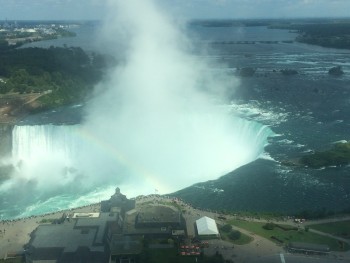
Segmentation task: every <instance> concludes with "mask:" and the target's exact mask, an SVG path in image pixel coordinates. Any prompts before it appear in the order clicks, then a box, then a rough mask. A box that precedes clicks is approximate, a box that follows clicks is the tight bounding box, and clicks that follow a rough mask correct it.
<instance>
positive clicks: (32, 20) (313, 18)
mask: <svg viewBox="0 0 350 263" xmlns="http://www.w3.org/2000/svg"><path fill="white" fill-rule="evenodd" d="M321 19H325V20H331V19H346V20H349V22H350V16H347V17H335V16H334V17H322V16H320V17H288V18H286V17H284V18H275V17H273V18H272V17H271V18H269V17H260V18H259V17H255V18H253V17H252V18H210V17H208V18H191V19H187V21H249V20H250V21H256V20H276V21H277V20H285V21H289V20H321ZM0 22H103V19H0Z"/></svg>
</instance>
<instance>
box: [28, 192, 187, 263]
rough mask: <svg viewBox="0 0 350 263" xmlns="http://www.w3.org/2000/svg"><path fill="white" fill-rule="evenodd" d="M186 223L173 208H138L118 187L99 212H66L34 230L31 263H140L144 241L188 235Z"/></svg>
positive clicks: (149, 206)
mask: <svg viewBox="0 0 350 263" xmlns="http://www.w3.org/2000/svg"><path fill="white" fill-rule="evenodd" d="M185 234H186V222H185V219H184V218H183V216H182V214H181V212H180V211H179V210H177V209H175V208H173V207H170V206H164V205H158V204H148V205H145V206H141V207H140V208H138V209H136V208H135V200H129V199H127V198H126V196H125V195H123V194H121V193H120V189H119V188H117V189H116V192H115V194H114V195H112V196H111V198H110V199H109V200H106V201H103V202H101V212H100V213H74V214H71V215H66V214H64V215H63V216H62V218H61V219H59V220H56V221H55V224H48V225H40V226H38V227H37V229H36V230H35V231H34V232H33V233H32V234H31V239H30V242H29V243H28V245H27V248H28V249H27V250H26V262H27V263H39V262H40V263H43V262H46V263H61V262H62V263H73V262H74V263H76V262H86V263H90V262H91V263H97V262H98V263H107V262H108V263H117V262H118V263H120V262H137V261H139V256H140V253H141V252H142V250H143V248H144V244H145V242H147V241H148V238H150V239H160V240H163V241H164V240H166V241H168V239H169V238H172V237H177V236H184V235H185Z"/></svg>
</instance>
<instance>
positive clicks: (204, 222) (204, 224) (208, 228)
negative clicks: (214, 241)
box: [196, 216, 219, 236]
mask: <svg viewBox="0 0 350 263" xmlns="http://www.w3.org/2000/svg"><path fill="white" fill-rule="evenodd" d="M196 225H197V230H198V235H199V236H201V235H218V234H219V231H218V227H217V226H216V223H215V220H214V219H211V218H209V217H207V216H203V217H202V218H200V219H198V220H196Z"/></svg>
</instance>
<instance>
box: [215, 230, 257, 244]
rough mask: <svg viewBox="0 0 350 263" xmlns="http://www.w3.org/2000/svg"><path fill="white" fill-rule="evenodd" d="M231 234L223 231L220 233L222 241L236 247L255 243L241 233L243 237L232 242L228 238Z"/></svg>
mask: <svg viewBox="0 0 350 263" xmlns="http://www.w3.org/2000/svg"><path fill="white" fill-rule="evenodd" d="M228 235H229V233H226V232H223V231H220V236H221V239H223V240H225V241H228V242H231V243H232V244H235V245H246V244H249V243H250V242H252V241H253V238H252V237H250V236H248V235H246V234H244V233H242V232H241V235H240V237H239V238H238V239H236V240H232V239H230V238H229V237H228Z"/></svg>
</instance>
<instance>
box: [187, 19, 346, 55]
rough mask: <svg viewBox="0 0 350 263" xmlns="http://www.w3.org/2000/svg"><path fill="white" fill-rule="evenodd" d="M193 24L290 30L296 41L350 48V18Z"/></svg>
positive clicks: (194, 23) (250, 20)
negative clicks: (295, 35)
mask: <svg viewBox="0 0 350 263" xmlns="http://www.w3.org/2000/svg"><path fill="white" fill-rule="evenodd" d="M191 24H193V25H199V26H203V27H238V26H245V27H256V26H266V27H268V28H270V29H282V30H289V31H290V32H291V33H297V34H298V36H297V37H296V38H295V41H296V42H300V43H305V44H311V45H317V46H322V47H327V48H337V49H349V50H350V19H346V18H343V19H332V18H310V19H247V20H194V21H192V22H191ZM279 42H282V43H292V42H293V41H291V40H288V41H287V40H286V41H236V42H227V43H226V42H225V43H221V44H255V43H264V44H277V43H279Z"/></svg>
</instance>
